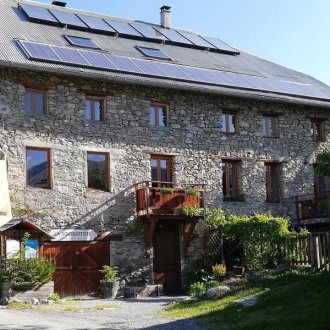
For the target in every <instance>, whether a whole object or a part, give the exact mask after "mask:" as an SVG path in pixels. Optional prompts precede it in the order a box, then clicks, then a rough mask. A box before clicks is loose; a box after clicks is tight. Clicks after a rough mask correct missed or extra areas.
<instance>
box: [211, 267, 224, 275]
mask: <svg viewBox="0 0 330 330" xmlns="http://www.w3.org/2000/svg"><path fill="white" fill-rule="evenodd" d="M212 272H213V274H214V276H215V277H223V276H225V275H226V266H225V265H218V264H215V265H214V266H212Z"/></svg>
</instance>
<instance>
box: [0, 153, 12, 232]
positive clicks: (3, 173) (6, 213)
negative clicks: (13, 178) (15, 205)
mask: <svg viewBox="0 0 330 330" xmlns="http://www.w3.org/2000/svg"><path fill="white" fill-rule="evenodd" d="M11 219H12V214H11V205H10V197H9V187H8V178H7V162H6V156H5V153H4V152H3V151H2V150H1V149H0V226H2V225H4V224H6V223H7V222H9V221H10V220H11Z"/></svg>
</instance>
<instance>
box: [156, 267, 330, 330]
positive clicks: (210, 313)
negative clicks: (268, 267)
mask: <svg viewBox="0 0 330 330" xmlns="http://www.w3.org/2000/svg"><path fill="white" fill-rule="evenodd" d="M251 296H257V297H258V301H257V303H256V304H255V305H254V306H251V307H246V308H243V307H242V305H239V304H237V303H235V302H234V301H235V300H236V299H238V298H245V297H251ZM329 301H330V273H323V274H311V273H309V274H307V273H306V274H290V275H287V276H280V277H276V276H272V275H270V276H266V277H265V278H264V280H263V281H262V282H261V283H260V284H258V285H257V284H255V283H251V282H247V283H246V285H245V287H244V288H241V289H240V291H237V292H233V293H232V294H231V295H229V296H227V297H225V298H223V299H221V300H216V301H206V300H204V301H183V302H179V303H173V304H171V305H170V306H169V307H168V308H167V310H165V311H163V312H162V314H163V316H167V317H171V318H197V319H198V320H199V321H200V322H202V323H204V324H206V325H208V326H209V327H210V329H218V330H219V329H223V330H226V329H235V330H236V329H251V330H252V329H253V330H259V329H260V330H261V329H267V330H275V329H276V330H298V329H299V330H305V329H306V330H307V329H308V330H314V329H315V330H316V329H320V330H326V329H330V314H329V305H328V304H329Z"/></svg>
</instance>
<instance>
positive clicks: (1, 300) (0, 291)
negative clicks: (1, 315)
mask: <svg viewBox="0 0 330 330" xmlns="http://www.w3.org/2000/svg"><path fill="white" fill-rule="evenodd" d="M11 291H12V289H11V283H9V282H4V283H0V305H7V304H8V302H9V299H10V294H11Z"/></svg>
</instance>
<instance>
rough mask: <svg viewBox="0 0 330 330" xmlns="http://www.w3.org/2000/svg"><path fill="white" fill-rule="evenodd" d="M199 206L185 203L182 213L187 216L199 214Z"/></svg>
mask: <svg viewBox="0 0 330 330" xmlns="http://www.w3.org/2000/svg"><path fill="white" fill-rule="evenodd" d="M199 213H200V212H199V206H198V205H197V204H196V205H189V204H187V205H185V206H184V207H183V209H182V214H183V215H184V216H186V217H193V216H197V215H199Z"/></svg>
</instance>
